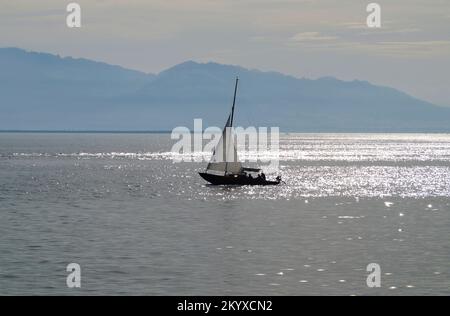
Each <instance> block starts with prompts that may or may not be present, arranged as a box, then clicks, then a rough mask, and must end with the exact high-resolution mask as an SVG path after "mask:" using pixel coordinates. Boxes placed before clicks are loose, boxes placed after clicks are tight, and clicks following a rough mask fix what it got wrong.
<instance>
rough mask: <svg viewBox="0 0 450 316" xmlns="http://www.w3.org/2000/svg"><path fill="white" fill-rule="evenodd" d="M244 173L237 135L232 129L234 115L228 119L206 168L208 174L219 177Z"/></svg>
mask: <svg viewBox="0 0 450 316" xmlns="http://www.w3.org/2000/svg"><path fill="white" fill-rule="evenodd" d="M241 171H242V164H241V163H240V162H239V159H238V155H237V149H236V141H235V134H234V133H233V127H232V114H230V116H229V117H228V120H227V123H226V124H225V128H224V129H223V132H222V136H221V137H220V140H219V142H218V144H217V146H216V148H215V149H214V153H213V156H212V158H211V161H210V163H209V164H208V166H207V167H206V172H208V173H214V174H218V175H225V174H239V173H241Z"/></svg>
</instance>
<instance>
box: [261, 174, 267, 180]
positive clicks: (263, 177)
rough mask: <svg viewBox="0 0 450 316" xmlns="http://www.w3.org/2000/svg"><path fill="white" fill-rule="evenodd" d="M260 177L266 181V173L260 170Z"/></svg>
mask: <svg viewBox="0 0 450 316" xmlns="http://www.w3.org/2000/svg"><path fill="white" fill-rule="evenodd" d="M261 179H263V180H264V181H266V175H265V174H264V172H261Z"/></svg>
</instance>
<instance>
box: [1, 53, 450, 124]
mask: <svg viewBox="0 0 450 316" xmlns="http://www.w3.org/2000/svg"><path fill="white" fill-rule="evenodd" d="M0 69H1V71H0V113H1V115H0V130H8V129H22V130H36V129H44V130H171V129H172V128H173V127H175V126H179V125H182V126H188V127H190V126H191V125H192V120H193V119H194V118H203V119H204V121H205V125H206V124H208V125H217V126H222V125H223V124H224V121H225V119H226V115H227V113H228V111H229V109H230V105H231V99H232V94H233V88H234V78H235V77H236V76H239V77H240V86H239V94H238V100H237V102H238V106H237V113H236V114H237V121H236V123H237V124H239V125H242V126H248V125H254V126H279V127H281V129H282V130H285V131H323V132H330V131H358V132H369V131H379V132H392V131H411V132H412V131H414V132H427V131H445V132H449V131H450V108H443V107H438V106H435V105H433V104H431V103H428V102H424V101H421V100H418V99H416V98H413V97H411V96H408V95H406V94H405V93H402V92H400V91H398V90H395V89H392V88H387V87H381V86H375V85H372V84H370V83H368V82H365V81H350V82H347V81H341V80H337V79H334V78H330V77H326V78H322V79H318V80H309V79H298V78H294V77H291V76H286V75H283V74H280V73H276V72H261V71H258V70H248V69H245V68H242V67H238V66H230V65H221V64H217V63H206V64H200V63H196V62H192V61H189V62H185V63H182V64H179V65H176V66H174V67H172V68H170V69H167V70H165V71H163V72H161V73H160V74H158V75H153V74H146V73H143V72H139V71H133V70H128V69H125V68H122V67H119V66H111V65H108V64H105V63H99V62H94V61H90V60H86V59H73V58H61V57H59V56H55V55H51V54H43V53H33V52H26V51H24V50H21V49H17V48H3V49H0Z"/></svg>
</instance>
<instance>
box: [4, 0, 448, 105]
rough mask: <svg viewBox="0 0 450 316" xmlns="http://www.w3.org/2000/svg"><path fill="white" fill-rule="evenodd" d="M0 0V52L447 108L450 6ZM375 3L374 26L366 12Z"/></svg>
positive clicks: (332, 0)
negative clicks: (279, 77)
mask: <svg viewBox="0 0 450 316" xmlns="http://www.w3.org/2000/svg"><path fill="white" fill-rule="evenodd" d="M70 2H73V1H65V0H39V1H34V0H28V1H25V0H14V1H11V0H0V47H20V48H24V49H27V50H32V51H41V52H49V53H54V54H59V55H61V56H73V57H84V58H89V59H93V60H97V61H104V62H107V63H111V64H115V65H121V66H124V67H127V68H131V69H136V70H141V71H145V72H151V73H158V72H160V71H162V70H164V69H166V68H169V67H171V66H174V65H176V64H178V63H181V62H184V61H187V60H194V61H198V62H207V61H214V62H219V63H224V64H234V65H241V66H243V67H246V68H250V69H259V70H264V71H279V72H282V73H285V74H289V75H293V76H296V77H299V78H302V77H305V78H312V79H315V78H319V77H325V76H332V77H336V78H339V79H343V80H354V79H359V80H367V81H369V82H371V83H374V84H379V85H386V86H391V87H394V88H397V89H400V90H402V91H404V92H406V93H408V94H410V95H412V96H415V97H418V98H420V99H423V100H427V101H430V102H433V103H435V104H438V105H444V106H450V89H449V87H450V0H420V1H419V0H375V1H373V0H339V1H336V0H127V1H125V0H78V1H75V2H77V3H78V4H80V6H81V21H82V22H81V23H82V27H81V28H68V27H67V25H66V16H67V14H68V13H67V12H66V6H67V5H68V4H69V3H70ZM371 2H376V3H378V4H379V5H380V6H381V28H377V29H374V28H369V27H368V26H367V24H366V19H367V16H368V14H369V13H367V12H366V7H367V5H368V4H369V3H371Z"/></svg>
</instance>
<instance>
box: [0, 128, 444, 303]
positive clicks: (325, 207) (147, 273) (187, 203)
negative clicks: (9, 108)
mask: <svg viewBox="0 0 450 316" xmlns="http://www.w3.org/2000/svg"><path fill="white" fill-rule="evenodd" d="M172 144H173V141H171V140H170V135H166V134H43V133H42V134H40V133H38V134H33V133H25V134H20V133H16V134H14V133H0V234H1V238H0V294H3V295H5V294H38V295H46V294H50V295H53V294H62V295H73V294H87V295H97V294H106V295H109V294H125V295H135V294H145V295H166V294H167V295H241V294H242V295H319V294H323V295H381V294H383V295H433V294H434V295H450V280H449V278H450V242H449V240H450V135H437V134H435V135H424V134H415V135H413V134H284V135H282V136H281V140H280V152H279V154H280V174H281V175H282V177H283V179H284V181H285V183H284V184H282V185H280V186H277V187H213V186H208V185H205V183H204V181H203V180H202V179H201V178H200V177H199V176H198V175H197V172H198V171H200V170H202V169H203V168H204V167H205V163H196V162H183V163H173V161H172V158H173V154H172V153H171V152H170V149H171V147H172ZM270 176H273V175H270ZM72 262H74V263H78V264H80V265H81V269H82V287H81V289H69V288H67V286H66V277H67V275H68V273H67V272H66V266H67V265H68V264H69V263H72ZM369 263H377V264H379V265H380V267H381V288H368V287H367V285H366V278H367V275H368V272H366V267H367V265H368V264H369Z"/></svg>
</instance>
